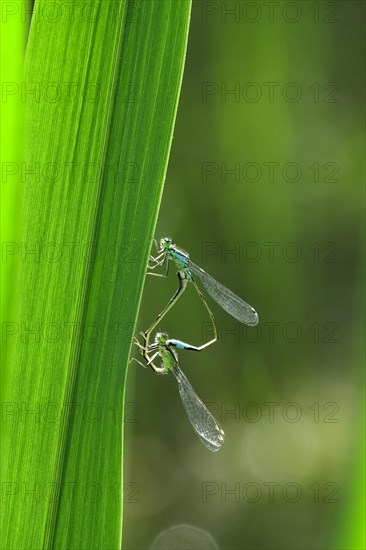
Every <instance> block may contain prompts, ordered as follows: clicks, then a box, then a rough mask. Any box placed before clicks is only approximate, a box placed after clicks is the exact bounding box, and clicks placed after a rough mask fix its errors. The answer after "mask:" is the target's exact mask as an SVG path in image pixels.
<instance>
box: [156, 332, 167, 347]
mask: <svg viewBox="0 0 366 550" xmlns="http://www.w3.org/2000/svg"><path fill="white" fill-rule="evenodd" d="M168 340H169V335H168V334H167V333H166V332H157V333H156V334H155V344H157V345H164V344H166V343H167V341H168Z"/></svg>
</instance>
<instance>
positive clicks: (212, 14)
mask: <svg viewBox="0 0 366 550" xmlns="http://www.w3.org/2000/svg"><path fill="white" fill-rule="evenodd" d="M364 12H365V5H364V3H363V2H358V1H355V2H352V1H350V2H322V1H320V2H310V1H309V2H307V1H306V2H272V3H271V2H269V3H268V2H257V1H255V2H244V1H239V2H232V1H228V2H224V1H223V2H204V1H202V2H201V1H194V2H193V12H192V23H191V32H190V38H189V46H188V53H187V61H186V69H185V75H184V82H183V89H182V95H181V100H180V105H179V111H178V118H177V124H176V128H175V136H174V142H173V148H172V154H171V158H170V163H169V169H168V174H167V179H166V185H165V191H164V197H163V202H162V206H161V211H160V217H159V221H158V227H157V232H156V237H157V238H158V239H159V238H161V237H164V236H170V237H172V238H173V240H174V242H175V243H177V244H178V245H179V246H181V247H182V248H183V249H186V250H188V251H189V253H190V256H191V258H192V260H193V261H195V262H196V263H198V264H199V265H201V266H202V267H203V268H204V269H206V270H207V271H208V272H209V273H210V274H212V275H213V276H214V277H216V278H217V279H218V280H219V281H220V282H222V283H224V284H226V285H227V286H228V287H229V288H231V289H232V290H234V291H235V292H237V293H238V294H239V295H240V296H242V297H243V298H244V299H245V300H247V301H248V302H249V303H251V304H252V305H253V306H254V307H255V308H256V309H257V311H258V313H259V316H260V325H259V327H258V329H255V328H246V327H244V326H241V325H239V324H238V323H237V322H236V321H235V320H234V319H233V318H231V317H230V316H228V315H227V314H226V313H225V312H224V311H222V310H221V309H220V308H219V307H218V306H216V304H215V303H214V302H212V301H211V300H210V301H209V303H210V305H211V307H212V310H213V311H214V314H215V317H216V321H217V325H218V329H219V341H218V342H217V343H216V344H215V345H214V346H212V347H210V348H209V349H207V350H205V351H203V352H202V353H201V354H195V353H193V352H188V351H186V352H184V353H183V352H181V353H180V364H181V367H182V369H183V370H184V372H185V373H186V374H187V376H188V378H189V379H190V381H191V383H192V385H193V386H194V388H195V389H196V391H197V393H198V395H199V396H200V397H201V398H202V399H203V400H204V401H205V402H206V403H208V404H209V407H210V409H211V410H212V411H213V412H214V414H215V416H216V418H217V419H218V420H219V422H220V423H221V425H222V426H223V428H224V430H225V434H226V440H225V444H224V446H223V448H222V450H221V451H220V452H219V453H216V454H214V453H210V451H208V450H207V449H206V448H205V447H204V446H203V445H202V444H201V443H200V441H199V440H198V438H197V437H196V435H195V434H194V432H193V430H192V428H191V427H190V425H189V422H188V420H187V418H186V416H185V413H184V410H183V408H182V405H181V403H180V400H179V395H178V392H177V387H176V383H175V380H174V379H173V377H172V376H166V377H158V376H154V374H153V372H152V371H151V370H150V369H146V370H145V369H143V368H140V367H139V366H138V365H136V364H131V367H130V370H129V380H128V389H127V402H128V404H127V407H126V424H125V435H126V447H125V448H126V457H125V464H124V468H125V491H126V493H125V507H124V522H125V526H124V548H126V549H127V550H135V549H136V550H137V549H141V548H149V547H150V546H151V545H152V544H153V541H154V539H156V537H157V536H158V535H159V534H161V533H162V532H164V531H165V530H166V529H169V528H171V527H174V526H177V525H180V524H187V525H189V526H192V530H191V536H192V540H191V542H189V540H188V543H187V544H188V545H187V546H186V547H187V548H196V546H194V544H195V543H194V542H193V540H194V537H195V533H196V531H194V530H193V527H194V528H196V529H202V530H204V531H206V532H207V536H208V534H209V535H210V536H211V537H212V538H211V539H210V542H208V543H207V544H208V546H207V548H214V547H215V543H214V541H216V545H217V547H219V548H221V549H244V548H248V549H251V550H255V549H265V550H267V549H268V550H272V549H278V548H281V549H283V550H284V549H291V550H295V549H307V550H313V549H314V550H315V549H322V550H324V549H350V548H362V547H363V546H362V542H360V538H359V534H361V533H362V527H361V521H362V519H363V512H362V506H361V502H362V497H363V479H362V472H363V467H362V456H363V425H364V409H363V406H362V399H363V387H364V383H363V382H364V378H363V357H364V355H363V349H364V348H363V341H364V325H363V313H364V295H363V290H362V287H363V285H362V282H363V277H364V274H363V260H362V256H363V243H364V225H363V207H364V203H363V199H364V195H363V180H364V169H363V162H362V160H361V159H362V156H363V151H364V145H365V143H364V130H365V128H364V120H365V119H364V104H363V96H362V90H363V89H364V79H365V70H364V69H365V67H364V60H363V55H364V54H363V36H364V33H365V23H364V21H365V17H364V16H365V13H364ZM230 92H232V93H230ZM230 171H231V172H230ZM230 252H231V253H230ZM176 286H177V279H176V276H175V270H174V268H171V270H170V273H169V277H168V278H167V279H161V278H157V277H149V278H147V281H146V286H145V290H144V296H143V302H142V308H141V314H140V319H139V330H145V329H146V328H147V327H148V326H149V324H150V323H151V322H152V321H153V320H154V319H155V317H156V315H157V314H158V312H159V311H160V310H161V309H162V307H163V306H164V305H165V303H166V302H167V300H168V299H169V298H170V296H171V295H172V293H173V292H174V290H175V288H176ZM159 328H160V329H162V330H165V331H167V332H168V333H169V334H170V336H171V337H175V338H179V339H183V340H186V341H189V342H191V343H193V344H197V345H198V344H200V343H202V342H203V341H205V339H206V337H207V334H208V333H207V329H208V327H207V317H206V313H205V310H204V309H203V308H202V304H201V303H200V301H199V300H198V299H197V296H196V295H195V293H194V290H193V288H188V290H187V292H186V293H185V295H184V296H183V297H182V299H181V301H180V303H179V304H177V306H176V307H175V308H174V310H172V311H171V313H170V314H169V316H167V317H166V318H165V319H164V321H163V322H162V323H161V326H160V327H159ZM142 526H143V528H142ZM187 532H188V533H189V532H190V531H189V529H188V530H186V531H185V535H184V536H186V535H187ZM189 536H190V535H189ZM189 536H188V539H189ZM173 540H174V536H173ZM159 544H160V546H159ZM170 544H171V543H170ZM204 544H205V543H204V542H203V540H202V541H201V543H200V545H199V546H197V547H200V548H206V546H204ZM163 547H164V546H163V543H159V542H156V544H155V546H154V548H163ZM170 547H171V546H170Z"/></svg>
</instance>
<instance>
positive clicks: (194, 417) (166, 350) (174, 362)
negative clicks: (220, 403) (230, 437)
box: [135, 238, 259, 451]
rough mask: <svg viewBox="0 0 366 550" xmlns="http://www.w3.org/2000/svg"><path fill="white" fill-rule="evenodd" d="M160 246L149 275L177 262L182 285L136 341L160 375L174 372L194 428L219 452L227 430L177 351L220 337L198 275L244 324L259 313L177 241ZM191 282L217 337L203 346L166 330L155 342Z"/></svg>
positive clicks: (193, 348)
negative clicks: (198, 391) (203, 398)
mask: <svg viewBox="0 0 366 550" xmlns="http://www.w3.org/2000/svg"><path fill="white" fill-rule="evenodd" d="M156 248H157V256H156V257H154V256H152V255H151V256H150V261H149V266H148V272H147V274H148V275H155V276H158V277H166V276H167V275H168V271H169V265H170V262H171V261H173V262H174V263H175V265H176V267H177V268H178V272H177V275H178V280H179V286H178V289H177V291H176V292H175V293H174V295H173V296H172V298H171V299H170V300H169V302H168V303H167V305H166V306H165V308H164V309H163V310H162V311H161V313H159V315H158V316H157V318H156V319H155V321H154V322H153V323H152V325H151V326H150V327H149V328H148V330H147V331H146V332H145V333H142V336H143V344H140V343H139V342H138V341H137V340H136V341H135V343H136V344H137V345H138V347H139V349H140V352H141V354H142V355H143V357H144V359H145V361H146V364H144V365H143V366H150V367H151V368H152V369H153V370H154V372H155V373H156V374H168V373H169V372H172V373H173V375H174V376H175V378H176V380H177V383H178V390H179V395H180V398H181V401H182V404H183V407H184V409H185V411H186V413H187V416H188V419H189V420H190V422H191V424H192V426H193V428H194V430H195V431H196V433H197V435H198V436H199V438H200V439H201V441H202V442H203V444H204V445H205V446H206V447H207V448H208V449H210V450H211V451H218V450H219V449H220V448H221V446H222V444H223V442H224V431H223V429H222V428H221V426H220V425H219V424H218V423H217V422H216V420H215V418H214V417H213V415H212V414H211V413H210V412H209V410H208V409H207V407H206V406H205V405H204V403H203V402H202V401H201V399H200V398H199V397H198V396H197V394H196V392H195V391H194V389H193V387H192V386H191V384H190V383H189V381H188V379H187V377H186V376H185V374H184V373H183V372H182V371H181V369H180V367H179V363H178V355H177V352H176V350H177V349H183V350H191V351H202V350H203V349H205V348H206V347H208V346H210V345H211V344H213V343H214V342H216V340H217V329H216V324H215V319H214V316H213V313H212V312H211V310H210V308H209V306H208V304H207V302H206V300H205V299H204V297H203V295H202V293H201V291H200V289H199V287H198V286H197V283H196V278H197V279H199V281H200V282H201V283H202V285H203V286H204V288H205V289H206V291H207V292H208V294H209V295H210V296H211V297H212V298H213V299H214V300H215V301H216V303H218V304H219V305H220V306H221V307H222V308H223V309H224V310H225V311H227V313H229V314H230V315H232V316H233V317H234V318H235V319H237V320H238V321H240V322H241V323H244V324H246V325H249V326H255V325H257V324H258V320H259V318H258V314H257V312H256V311H255V309H254V308H253V307H252V306H250V305H249V304H247V303H246V302H244V300H242V299H241V298H239V297H238V296H237V295H236V294H234V293H233V292H232V291H231V290H229V289H228V288H226V287H225V286H224V285H222V284H221V283H219V282H218V281H216V280H215V279H214V278H213V277H211V275H209V274H208V273H206V271H204V270H203V269H202V268H200V267H198V266H197V265H196V264H194V263H193V262H192V261H191V260H190V258H189V255H188V253H187V252H184V251H183V250H181V249H179V248H178V247H177V246H176V245H175V244H173V242H172V240H171V239H169V238H164V239H161V241H160V246H157V247H156ZM159 267H162V268H163V272H162V273H159V272H157V271H155V270H156V269H157V268H159ZM188 283H191V284H192V285H193V287H194V289H195V291H196V292H197V294H198V296H199V298H200V300H201V301H202V303H203V304H204V306H205V308H206V310H207V312H208V315H209V317H210V319H211V323H212V327H213V334H214V337H213V338H212V339H211V340H209V341H208V342H205V343H204V344H202V345H201V346H193V345H191V344H187V343H185V342H182V341H180V340H175V339H170V338H169V336H168V335H167V334H166V333H163V332H158V333H157V334H156V335H155V339H154V341H153V342H152V343H151V342H150V340H151V335H152V333H153V331H154V330H155V329H156V327H157V325H158V324H159V323H160V322H161V320H162V319H163V317H165V315H166V314H167V313H168V311H169V310H170V309H171V308H172V307H173V306H174V304H175V303H176V302H177V300H178V299H179V298H180V297H181V295H182V294H183V292H184V291H185V289H186V287H187V285H188ZM157 358H160V361H161V366H160V367H157V366H156V365H155V363H154V361H155V360H156V359H157ZM138 362H139V361H138ZM139 363H140V362H139ZM140 364H142V363H140Z"/></svg>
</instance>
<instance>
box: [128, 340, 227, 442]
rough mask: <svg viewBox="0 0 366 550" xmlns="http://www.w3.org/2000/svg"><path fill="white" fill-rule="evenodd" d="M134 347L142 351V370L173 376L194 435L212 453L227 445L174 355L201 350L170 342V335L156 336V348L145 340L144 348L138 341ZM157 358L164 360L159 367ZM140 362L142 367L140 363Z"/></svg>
mask: <svg viewBox="0 0 366 550" xmlns="http://www.w3.org/2000/svg"><path fill="white" fill-rule="evenodd" d="M135 343H136V344H137V345H138V347H139V348H140V351H141V353H142V355H143V356H144V359H145V360H146V364H145V365H143V366H150V367H151V368H152V369H153V371H154V372H155V373H156V374H168V373H169V372H172V373H173V375H174V376H175V379H176V380H177V383H178V390H179V395H180V398H181V401H182V404H183V407H184V409H185V411H186V414H187V416H188V419H189V421H190V423H191V424H192V426H193V428H194V430H195V432H196V433H197V435H198V437H199V438H200V440H201V441H202V443H203V444H204V445H205V446H206V447H207V448H208V449H210V451H213V452H215V451H218V450H219V449H220V448H221V447H222V445H223V443H224V431H223V429H222V428H221V426H220V425H219V424H218V423H217V422H216V420H215V418H214V417H213V415H212V414H211V413H210V411H209V410H208V409H207V407H206V405H205V404H204V403H203V402H202V401H201V399H200V398H199V397H198V395H197V394H196V392H195V391H194V389H193V387H192V385H191V384H190V382H189V381H188V378H187V377H186V375H185V374H184V373H183V372H182V370H181V369H180V367H179V364H178V354H177V352H176V351H175V350H176V349H187V350H193V351H200V348H198V347H195V346H191V345H190V344H186V343H185V342H182V341H180V340H174V339H169V337H168V335H167V334H166V333H163V332H159V333H157V334H156V336H155V341H154V343H153V344H150V343H149V341H148V340H146V339H145V341H144V345H141V344H140V343H139V342H138V341H137V340H135ZM157 358H160V360H161V366H160V367H159V366H156V365H155V363H154V361H155V360H156V359H157ZM136 361H137V359H136ZM137 362H138V363H140V361H137ZM140 364H142V363H140Z"/></svg>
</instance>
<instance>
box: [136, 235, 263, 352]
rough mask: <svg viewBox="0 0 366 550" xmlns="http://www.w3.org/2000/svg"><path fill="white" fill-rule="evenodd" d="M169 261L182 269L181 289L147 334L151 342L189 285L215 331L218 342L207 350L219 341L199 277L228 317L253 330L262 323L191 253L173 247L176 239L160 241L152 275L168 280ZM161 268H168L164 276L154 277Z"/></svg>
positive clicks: (250, 308)
mask: <svg viewBox="0 0 366 550" xmlns="http://www.w3.org/2000/svg"><path fill="white" fill-rule="evenodd" d="M169 261H174V262H175V264H176V266H177V268H178V278H179V287H178V289H177V291H176V292H175V294H174V296H173V297H172V298H171V299H170V301H169V302H168V304H167V305H166V306H165V308H164V309H163V311H162V312H161V313H160V314H159V315H158V317H157V318H156V320H155V321H154V323H153V324H152V325H151V327H150V328H149V330H148V331H147V333H146V337H147V339H149V338H150V335H151V333H152V332H153V331H154V329H155V328H156V326H157V325H158V323H159V322H160V320H161V319H162V318H163V317H164V316H165V315H166V314H167V312H168V311H169V310H170V308H171V307H172V306H173V305H174V304H175V303H176V301H177V300H178V298H179V297H180V296H181V295H182V293H183V292H184V290H185V289H186V287H187V283H188V282H190V283H192V284H193V286H194V288H195V290H196V292H197V293H198V295H199V297H200V299H201V300H202V302H203V304H204V305H205V307H206V309H207V311H208V313H209V315H210V318H211V321H212V324H213V328H214V338H213V339H212V340H210V341H209V342H207V343H206V344H204V345H203V346H204V347H206V346H209V345H210V344H212V343H213V342H215V341H216V340H217V330H216V325H215V321H214V316H213V314H212V312H211V310H210V308H209V307H208V305H207V303H206V301H205V299H204V298H203V296H202V293H201V291H200V289H199V288H198V286H197V284H196V281H195V277H197V278H198V279H199V280H200V281H201V283H202V284H203V286H204V287H205V289H206V290H207V292H208V293H209V295H210V296H211V297H212V298H213V299H214V300H215V301H216V302H217V303H218V304H219V305H220V306H221V307H222V308H223V309H224V310H225V311H227V313H229V314H230V315H232V316H233V317H235V319H237V320H238V321H240V322H241V323H244V324H245V325H249V326H253V327H254V326H256V325H257V324H258V321H259V317H258V314H257V312H256V311H255V309H254V308H253V307H252V306H250V305H249V304H247V303H246V302H244V300H242V298H239V296H237V295H236V294H234V292H232V291H231V290H229V289H228V288H226V287H225V286H224V285H222V284H221V283H219V282H218V281H216V280H215V279H214V278H213V277H211V275H209V274H208V273H206V271H204V270H203V269H202V268H201V267H199V266H198V265H196V264H194V263H193V262H192V261H191V260H190V258H189V255H188V253H187V252H184V251H183V250H181V249H179V248H178V247H177V246H176V245H175V244H173V241H172V239H169V238H164V239H161V241H160V247H159V248H158V255H157V256H156V257H154V256H150V264H149V270H150V271H148V274H149V275H156V276H158V277H166V276H167V275H168V271H169ZM159 266H163V267H165V272H164V273H153V270H154V269H156V268H157V267H159Z"/></svg>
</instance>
